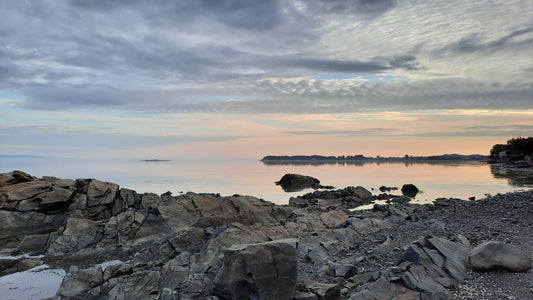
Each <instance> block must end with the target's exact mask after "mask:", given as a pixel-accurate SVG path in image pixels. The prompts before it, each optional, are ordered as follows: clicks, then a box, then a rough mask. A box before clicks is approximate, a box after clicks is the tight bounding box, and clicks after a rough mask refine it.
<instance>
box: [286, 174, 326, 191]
mask: <svg viewBox="0 0 533 300" xmlns="http://www.w3.org/2000/svg"><path fill="white" fill-rule="evenodd" d="M276 185H281V188H282V189H283V190H284V191H285V192H298V191H301V190H304V189H308V188H313V187H316V186H319V185H320V180H318V179H316V178H314V177H311V176H305V175H300V174H285V175H283V177H281V179H280V180H279V181H277V182H276Z"/></svg>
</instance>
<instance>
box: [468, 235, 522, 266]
mask: <svg viewBox="0 0 533 300" xmlns="http://www.w3.org/2000/svg"><path fill="white" fill-rule="evenodd" d="M468 262H469V264H470V266H471V267H472V269H474V270H479V271H491V270H504V271H510V272H526V271H527V270H529V269H530V268H531V258H529V257H528V255H527V254H526V253H525V252H524V251H522V250H520V249H519V248H517V247H514V246H513V245H510V244H506V243H503V242H499V241H488V242H485V243H482V244H480V245H478V246H476V247H474V249H472V251H471V252H470V254H469V255H468Z"/></svg>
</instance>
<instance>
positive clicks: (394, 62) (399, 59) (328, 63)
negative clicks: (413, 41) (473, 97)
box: [282, 55, 420, 74]
mask: <svg viewBox="0 0 533 300" xmlns="http://www.w3.org/2000/svg"><path fill="white" fill-rule="evenodd" d="M282 61H283V63H284V65H285V66H292V67H296V68H305V69H310V70H316V71H321V72H333V73H351V74H353V73H379V72H383V71H386V70H393V69H407V70H415V69H419V68H420V67H419V63H418V62H417V61H416V57H414V56H411V55H404V56H393V57H391V58H386V57H377V58H374V59H373V60H371V61H346V60H331V59H313V58H293V59H283V60H282Z"/></svg>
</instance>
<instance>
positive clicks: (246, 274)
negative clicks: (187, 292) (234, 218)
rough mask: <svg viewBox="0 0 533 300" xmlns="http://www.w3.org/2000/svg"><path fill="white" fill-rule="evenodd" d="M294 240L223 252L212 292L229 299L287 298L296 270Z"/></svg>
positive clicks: (289, 295) (246, 245)
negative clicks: (221, 263) (220, 266)
mask: <svg viewBox="0 0 533 300" xmlns="http://www.w3.org/2000/svg"><path fill="white" fill-rule="evenodd" d="M296 245H297V240H296V239H285V240H278V241H272V242H266V243H259V244H245V245H236V246H233V247H231V248H229V249H227V250H226V251H224V259H223V266H222V268H221V269H220V270H219V272H218V274H217V276H216V278H215V281H214V284H213V292H214V293H215V294H217V295H219V296H221V297H223V298H228V299H240V298H241V297H242V299H290V298H292V297H293V296H294V292H295V284H296V270H297V255H296V254H297V253H296Z"/></svg>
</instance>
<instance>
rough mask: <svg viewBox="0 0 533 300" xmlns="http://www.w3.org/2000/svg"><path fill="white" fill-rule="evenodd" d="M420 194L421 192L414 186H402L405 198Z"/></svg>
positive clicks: (409, 184)
mask: <svg viewBox="0 0 533 300" xmlns="http://www.w3.org/2000/svg"><path fill="white" fill-rule="evenodd" d="M418 192H420V190H419V189H418V188H417V187H416V185H414V184H411V183H408V184H404V185H403V186H402V195H404V196H407V197H415V196H416V194H418Z"/></svg>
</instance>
